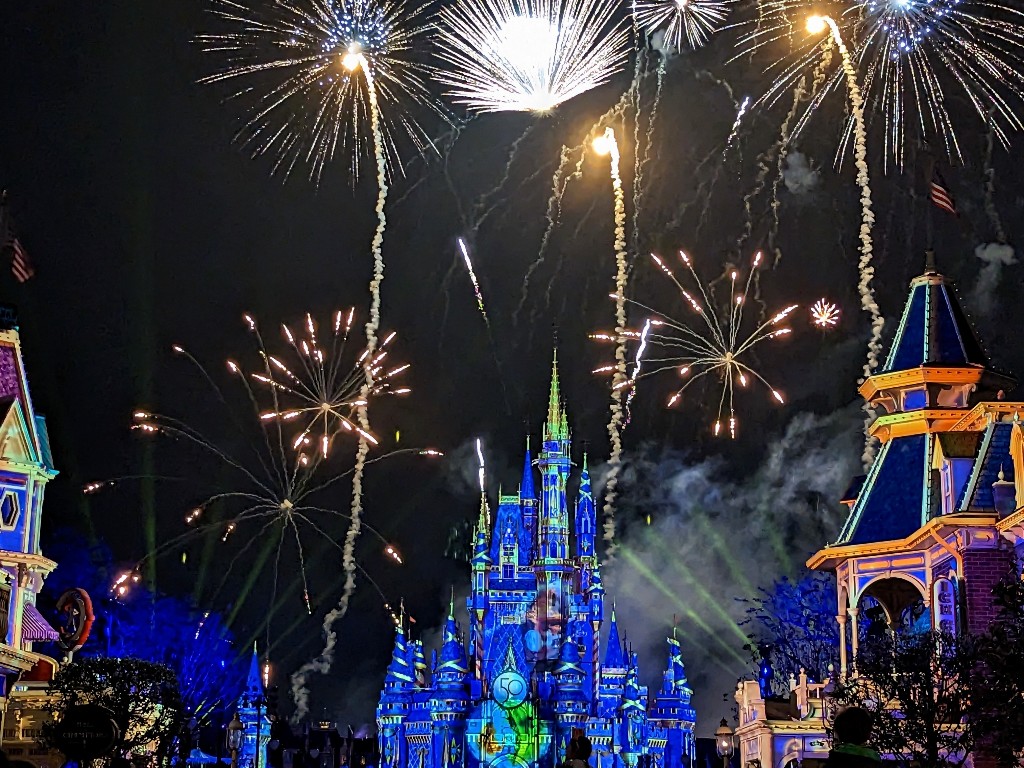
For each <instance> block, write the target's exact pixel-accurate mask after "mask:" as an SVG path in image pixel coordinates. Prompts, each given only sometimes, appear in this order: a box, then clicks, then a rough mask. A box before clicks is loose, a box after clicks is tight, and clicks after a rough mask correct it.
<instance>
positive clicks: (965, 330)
mask: <svg viewBox="0 0 1024 768" xmlns="http://www.w3.org/2000/svg"><path fill="white" fill-rule="evenodd" d="M922 365H971V366H980V367H982V368H988V367H990V363H989V359H988V356H987V355H986V354H985V351H984V350H983V349H982V346H981V342H980V341H978V336H977V334H976V333H975V332H974V328H973V327H971V323H970V321H969V320H968V319H967V315H966V313H965V312H964V310H963V308H962V307H961V306H960V301H959V300H958V299H957V295H956V291H955V290H953V286H952V284H950V282H949V281H948V280H947V279H946V278H945V277H944V276H943V275H940V274H939V273H938V272H936V271H935V269H934V268H932V267H930V268H928V269H927V270H926V271H925V273H924V274H923V275H921V276H920V277H916V278H914V279H913V280H912V281H911V283H910V295H909V296H908V297H907V303H906V306H905V307H904V308H903V317H902V318H901V319H900V325H899V328H898V329H897V331H896V338H895V339H893V343H892V347H891V348H890V350H889V356H888V357H887V358H886V360H885V365H883V366H882V369H881V370H880V371H879V373H891V372H893V371H904V370H909V369H911V368H919V367H920V366H922Z"/></svg>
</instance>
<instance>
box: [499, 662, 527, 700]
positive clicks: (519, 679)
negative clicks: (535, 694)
mask: <svg viewBox="0 0 1024 768" xmlns="http://www.w3.org/2000/svg"><path fill="white" fill-rule="evenodd" d="M526 694H527V687H526V679H525V678H524V677H523V676H522V675H521V674H519V673H518V672H516V671H515V670H514V669H507V670H505V671H504V672H502V673H501V674H500V675H498V676H497V677H496V678H494V682H493V684H492V686H491V696H492V698H493V699H494V700H495V701H496V702H497V704H498V706H499V707H501V708H502V709H512V708H513V707H518V706H519V705H520V704H522V703H523V702H524V701H526Z"/></svg>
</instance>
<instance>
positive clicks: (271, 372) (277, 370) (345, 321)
mask: <svg viewBox="0 0 1024 768" xmlns="http://www.w3.org/2000/svg"><path fill="white" fill-rule="evenodd" d="M354 317H355V310H354V309H350V310H349V311H348V312H347V313H345V312H341V311H337V312H335V313H334V316H333V317H332V319H331V326H330V327H331V331H330V336H329V338H330V343H329V345H327V346H324V345H323V344H322V343H321V341H320V338H319V336H318V333H317V325H316V322H315V321H314V320H313V316H312V315H310V314H307V315H306V319H305V322H304V324H303V333H302V334H301V335H296V334H295V333H293V332H292V330H291V328H289V327H288V326H287V325H283V326H281V329H282V333H283V336H284V339H285V341H286V342H287V344H288V348H289V350H290V352H291V358H293V360H292V361H291V362H290V363H289V362H288V361H286V359H285V358H284V357H282V356H278V355H273V354H271V353H269V352H268V351H267V349H266V347H265V345H264V343H263V337H262V335H261V334H260V332H259V328H258V327H257V325H256V321H255V319H253V317H252V316H251V315H245V322H246V324H247V325H248V326H249V330H250V331H251V332H252V333H253V334H254V335H255V336H256V339H257V341H258V343H259V349H260V355H261V357H262V358H263V361H264V365H263V370H262V371H260V372H254V373H251V374H250V376H251V377H252V378H253V379H255V380H256V381H258V382H259V383H260V384H262V385H265V386H267V387H270V388H272V389H274V390H276V392H277V393H279V394H280V398H281V399H282V400H283V401H285V402H282V403H281V405H282V408H283V410H279V409H273V410H267V411H264V412H262V413H261V414H260V418H261V419H263V420H264V421H267V420H271V419H279V420H281V421H286V422H287V421H292V420H296V421H299V422H301V423H302V424H303V426H302V428H301V429H300V431H299V433H298V436H297V437H296V438H295V439H294V440H293V442H292V447H293V448H294V449H295V450H297V451H307V450H308V446H309V443H310V437H311V435H314V434H315V435H316V436H317V443H318V445H319V450H320V453H321V454H322V455H323V457H324V458H326V457H327V455H328V451H329V450H330V446H331V436H332V435H334V434H337V433H339V432H341V433H345V432H348V433H355V434H357V435H359V436H361V437H363V438H365V439H366V440H368V441H370V442H371V443H373V444H374V445H377V438H375V437H374V436H373V435H372V434H371V433H370V432H369V431H367V430H364V429H363V428H362V427H361V426H360V425H359V423H358V415H357V411H358V409H359V408H360V407H362V406H365V405H366V404H367V400H366V399H364V398H363V396H362V392H363V387H364V386H365V383H366V369H367V368H369V370H370V373H371V375H372V377H373V386H372V388H371V389H370V391H369V394H370V397H371V398H375V397H381V396H384V395H405V394H408V393H409V392H410V389H409V388H408V387H403V386H396V385H395V380H396V378H397V377H398V376H399V375H400V374H402V373H404V372H405V371H407V370H408V368H409V366H408V365H387V364H386V358H387V357H388V354H389V350H388V345H389V344H390V343H391V342H392V341H393V340H394V338H395V334H394V333H391V334H390V335H388V336H387V337H386V338H385V339H384V341H383V342H382V343H381V345H380V347H378V349H377V352H376V354H374V356H373V358H372V359H370V353H369V350H368V349H363V350H362V352H361V353H359V354H358V355H356V356H355V358H354V359H352V358H349V357H347V356H346V351H347V346H348V341H349V333H350V331H351V330H352V321H353V319H354ZM292 403H294V405H292Z"/></svg>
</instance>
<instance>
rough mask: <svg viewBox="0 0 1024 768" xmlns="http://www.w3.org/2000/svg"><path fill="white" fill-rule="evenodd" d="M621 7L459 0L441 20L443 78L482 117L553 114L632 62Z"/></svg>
mask: <svg viewBox="0 0 1024 768" xmlns="http://www.w3.org/2000/svg"><path fill="white" fill-rule="evenodd" d="M617 7H618V6H617V4H616V3H615V2H614V0H496V1H495V2H489V1H487V0H459V1H458V2H455V3H452V4H451V5H446V6H445V7H443V8H442V9H441V11H440V14H439V19H440V31H439V33H438V56H439V57H440V58H441V60H442V61H444V62H445V64H446V65H447V66H446V67H444V68H439V69H438V70H437V72H436V75H435V76H436V78H437V79H438V80H440V81H441V82H442V83H444V84H445V85H447V86H448V87H449V91H448V95H449V96H450V97H451V98H452V99H453V100H454V101H455V102H456V103H459V104H464V105H465V106H467V107H468V108H469V109H470V110H472V111H475V112H500V111H522V112H548V111H550V110H552V109H554V108H555V107H557V106H558V105H559V104H561V103H562V102H564V101H568V100H569V99H571V98H573V97H575V96H579V95H580V94H581V93H585V92H586V91H589V90H590V89H592V88H596V87H597V86H599V85H601V84H603V83H605V82H607V80H608V79H609V78H610V77H611V76H612V75H613V74H615V73H616V72H618V71H619V69H620V68H621V67H622V65H623V64H624V63H625V61H626V56H627V52H628V42H629V41H628V37H627V34H626V30H625V27H624V25H623V24H622V23H621V21H616V10H617Z"/></svg>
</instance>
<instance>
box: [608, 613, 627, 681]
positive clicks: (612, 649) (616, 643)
mask: <svg viewBox="0 0 1024 768" xmlns="http://www.w3.org/2000/svg"><path fill="white" fill-rule="evenodd" d="M625 666H626V659H625V657H624V656H623V654H622V641H621V640H620V639H619V624H618V622H617V621H616V620H615V604H614V603H613V604H612V624H611V627H609V629H608V649H607V650H606V651H605V653H604V667H605V668H606V669H624V668H625Z"/></svg>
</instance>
